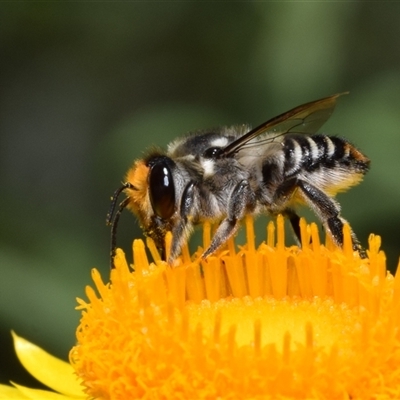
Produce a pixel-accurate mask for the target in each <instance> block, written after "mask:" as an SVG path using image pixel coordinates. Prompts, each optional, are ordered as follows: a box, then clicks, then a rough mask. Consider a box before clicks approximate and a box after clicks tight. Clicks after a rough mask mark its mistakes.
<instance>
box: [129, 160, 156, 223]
mask: <svg viewBox="0 0 400 400" xmlns="http://www.w3.org/2000/svg"><path fill="white" fill-rule="evenodd" d="M149 170H150V168H149V167H148V166H147V165H146V164H145V163H144V161H143V160H137V161H135V163H134V164H133V166H132V168H130V169H129V171H128V172H127V174H126V181H127V182H129V183H131V184H132V185H133V186H134V187H135V189H129V188H128V189H125V193H126V195H127V196H128V197H130V198H131V202H130V203H129V204H128V208H129V209H130V210H131V211H133V212H134V213H138V212H139V213H140V214H141V215H146V214H147V213H148V210H149V209H150V208H151V207H150V199H149V195H148V183H147V179H148V176H149Z"/></svg>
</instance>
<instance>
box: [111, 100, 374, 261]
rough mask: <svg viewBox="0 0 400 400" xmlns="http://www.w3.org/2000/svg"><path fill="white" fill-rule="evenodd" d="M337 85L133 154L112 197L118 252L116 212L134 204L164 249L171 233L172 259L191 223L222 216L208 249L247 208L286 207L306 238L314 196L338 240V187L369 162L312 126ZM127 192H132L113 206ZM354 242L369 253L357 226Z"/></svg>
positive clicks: (323, 115)
mask: <svg viewBox="0 0 400 400" xmlns="http://www.w3.org/2000/svg"><path fill="white" fill-rule="evenodd" d="M340 95H341V94H336V95H333V96H330V97H326V98H323V99H320V100H316V101H312V102H310V103H306V104H303V105H301V106H298V107H296V108H293V109H292V110H290V111H288V112H286V113H284V114H281V115H279V116H277V117H275V118H272V119H270V120H268V121H267V122H265V123H263V124H261V125H259V126H257V127H256V128H254V129H251V128H250V127H249V126H247V125H239V126H232V127H222V128H218V129H211V130H207V131H201V132H196V133H194V134H189V135H187V136H185V137H183V138H180V139H177V140H175V141H173V142H172V143H170V144H169V146H168V148H167V151H154V150H153V151H150V152H149V153H148V155H147V156H146V157H144V158H143V159H140V160H137V161H135V162H134V164H133V166H132V168H131V169H130V170H129V171H128V173H127V175H126V179H125V183H123V185H122V186H121V187H120V188H119V189H117V190H116V192H115V193H114V195H113V197H112V203H111V209H110V212H109V213H108V215H107V222H108V224H109V225H111V226H112V232H111V257H113V255H114V251H115V244H116V243H115V236H116V228H117V224H118V220H119V216H120V214H121V212H122V210H123V209H124V208H128V209H129V210H131V211H132V212H133V213H134V214H136V215H137V216H138V218H139V221H140V224H141V226H142V227H143V229H144V232H145V234H146V235H148V236H150V237H151V238H152V239H153V240H154V241H155V243H156V245H157V247H158V248H159V249H160V250H161V251H162V249H163V248H164V237H165V234H166V232H167V231H171V232H172V236H173V239H172V244H171V249H170V255H169V259H168V260H167V261H168V263H170V264H172V263H173V261H174V260H175V259H176V257H177V256H178V255H179V252H180V250H181V246H182V244H183V242H184V241H185V240H187V239H188V237H189V235H190V233H191V231H192V229H193V227H194V226H195V225H197V224H200V223H202V222H203V221H205V220H210V221H211V222H214V223H219V225H218V227H217V229H216V231H215V234H214V236H213V237H212V241H211V244H210V246H209V247H208V248H207V249H205V251H204V253H203V255H202V257H203V258H206V257H207V256H209V255H210V254H212V253H214V252H215V251H216V250H217V249H218V248H219V247H221V246H222V245H223V244H224V243H225V242H226V241H227V239H228V238H230V237H231V236H232V235H233V234H234V233H235V232H236V231H237V229H238V227H239V224H240V220H241V219H242V218H243V217H244V216H245V215H247V214H252V215H257V214H260V213H266V214H269V215H277V214H283V215H284V216H286V217H287V218H288V219H289V220H290V222H291V225H292V227H293V230H294V233H295V235H296V237H297V238H298V239H300V228H299V216H298V214H297V213H296V207H297V206H298V205H307V206H308V207H310V208H311V209H312V210H313V211H314V213H315V214H316V216H317V217H318V218H319V219H320V220H321V223H322V224H323V226H324V228H325V230H326V231H327V232H328V234H329V235H330V236H331V237H332V239H333V241H334V242H335V243H336V244H337V245H338V246H342V245H343V231H342V230H343V224H344V222H345V220H344V219H343V218H342V217H341V216H340V206H339V204H338V203H337V201H335V200H334V196H335V195H336V194H337V193H338V192H341V191H345V190H347V189H348V188H350V187H351V186H354V185H356V184H358V183H359V182H360V181H361V180H362V178H363V176H364V174H365V173H366V172H367V171H368V168H369V164H370V161H369V159H368V158H367V157H366V156H365V155H364V154H362V153H361V152H360V151H359V150H357V149H356V147H355V146H353V145H352V144H351V143H349V142H348V141H347V140H346V139H343V138H339V137H336V136H327V135H324V134H315V132H317V130H318V129H319V128H320V127H321V126H322V125H323V124H324V123H325V122H326V120H327V119H328V118H329V117H330V115H331V114H332V112H333V110H334V108H335V105H336V102H337V99H338V97H339V96H340ZM121 192H124V193H125V195H126V196H127V197H126V198H125V199H124V200H123V201H122V202H121V203H120V204H119V207H118V209H117V211H116V212H115V214H114V211H115V208H116V202H117V198H118V196H119V195H120V193H121ZM352 240H353V249H354V250H355V251H358V252H359V254H360V256H361V257H365V252H364V250H363V248H362V247H361V245H360V242H359V241H358V239H357V237H356V235H355V234H354V233H352Z"/></svg>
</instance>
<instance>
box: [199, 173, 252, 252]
mask: <svg viewBox="0 0 400 400" xmlns="http://www.w3.org/2000/svg"><path fill="white" fill-rule="evenodd" d="M253 197H254V196H253V194H252V192H251V189H250V185H249V182H248V181H247V180H243V181H241V182H240V183H238V184H237V185H236V186H235V188H234V189H233V191H232V194H231V196H230V198H229V202H228V212H227V217H226V218H225V219H223V220H222V222H221V223H220V225H219V226H218V229H217V231H216V232H215V235H214V236H213V238H212V241H211V244H210V247H209V248H208V249H207V250H206V251H205V252H204V253H203V255H202V258H206V257H208V256H209V255H211V254H212V253H214V252H215V251H216V250H217V249H218V248H219V247H221V246H222V245H223V244H224V243H225V242H226V241H227V240H228V239H229V238H230V237H231V236H232V235H233V234H234V233H235V232H236V231H237V229H238V227H239V222H240V220H241V219H242V218H243V217H244V215H245V212H246V210H247V209H248V207H249V206H250V205H251V204H252V203H253V202H254V198H253Z"/></svg>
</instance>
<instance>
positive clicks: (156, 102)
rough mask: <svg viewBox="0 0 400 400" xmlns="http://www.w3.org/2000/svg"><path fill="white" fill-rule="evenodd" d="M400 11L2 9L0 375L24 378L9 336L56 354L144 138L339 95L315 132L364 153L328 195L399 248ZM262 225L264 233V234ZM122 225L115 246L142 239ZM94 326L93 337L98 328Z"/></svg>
mask: <svg viewBox="0 0 400 400" xmlns="http://www.w3.org/2000/svg"><path fill="white" fill-rule="evenodd" d="M399 18H400V4H399V3H385V2H378V3H369V2H351V3H350V2H348V3H346V2H340V3H331V2H329V3H328V2H321V3H316V2H307V3H302V2H290V3H286V2H285V3H284V2H282V3H279V2H272V3H263V2H241V3H240V2H235V3H228V2H215V3H210V2H207V3H201V2H199V3H195V2H171V3H168V2H140V3H135V2H133V3H130V2H116V3H104V2H103V3H94V2H87V3H68V2H64V3H46V2H44V3H29V2H25V3H23V2H19V3H2V4H1V5H0V154H1V156H0V163H1V167H0V187H1V196H0V202H1V206H0V213H1V225H0V334H1V347H0V351H1V356H0V363H1V365H0V381H1V382H8V381H9V380H10V379H12V380H13V381H15V382H17V383H22V384H24V383H25V384H28V385H36V384H35V382H34V380H33V379H32V378H29V376H28V375H27V374H26V373H25V372H24V371H23V369H22V368H21V367H20V366H19V363H18V361H17V360H16V357H15V355H14V352H13V349H12V345H11V338H10V329H14V330H15V331H16V332H17V333H18V334H19V335H22V336H24V337H26V338H27V339H29V340H31V341H33V342H35V343H37V344H39V345H40V346H43V347H44V348H46V349H47V350H48V351H50V352H51V353H53V354H55V355H57V356H60V357H62V358H64V359H66V357H67V354H68V351H69V349H70V347H71V346H72V345H73V344H74V332H75V328H76V326H77V324H78V320H79V312H77V311H75V310H74V307H75V305H76V301H75V297H77V296H81V297H84V287H85V285H87V284H90V283H91V279H90V270H91V268H92V267H97V268H99V269H100V270H101V271H102V273H103V275H104V276H105V277H107V274H108V253H109V234H110V231H109V228H108V227H106V226H105V216H106V212H107V211H108V207H109V201H110V196H111V194H112V193H113V191H114V190H115V189H116V188H117V187H118V186H119V185H120V183H121V181H122V179H123V176H124V174H125V172H126V170H127V169H128V167H129V166H130V165H131V163H132V161H133V160H134V159H135V158H137V157H141V155H142V154H143V151H144V150H145V149H146V148H148V147H149V146H151V145H153V144H157V145H160V146H164V145H166V144H167V143H168V142H169V141H171V140H172V139H174V138H175V137H177V136H179V135H181V134H183V133H185V132H187V131H190V130H195V129H200V128H207V127H212V126H218V125H231V124H240V123H251V124H253V126H254V125H256V124H260V123H262V122H264V121H265V120H267V119H269V118H270V117H273V116H275V115H277V114H279V113H281V112H284V111H287V110H289V109H290V108H292V107H295V106H297V105H299V104H301V103H304V102H307V101H311V100H316V99H318V98H320V97H324V96H328V95H331V94H334V93H337V92H342V91H347V90H349V91H350V95H349V96H345V97H343V98H341V99H340V102H339V105H338V107H337V109H336V111H335V113H334V115H333V116H332V118H331V119H330V121H329V122H328V123H327V124H326V125H325V126H324V127H323V129H322V132H327V133H330V134H337V135H343V136H344V137H346V138H348V139H349V140H350V141H352V142H354V143H356V144H357V145H358V146H359V148H360V149H362V150H363V151H364V152H365V153H366V154H367V155H368V156H369V157H370V158H371V160H372V169H371V171H370V172H369V174H368V175H367V176H366V179H365V181H364V182H363V183H362V184H361V185H360V186H358V187H356V188H354V189H352V190H350V191H349V192H348V193H346V194H344V195H340V196H339V200H340V202H341V204H342V208H343V215H344V217H345V218H347V219H348V220H349V221H351V224H352V226H353V228H354V230H355V231H356V232H357V234H358V235H359V237H360V239H361V241H362V242H363V243H364V244H366V242H367V238H368V234H369V233H370V232H375V233H377V234H380V235H382V240H383V249H384V250H385V251H386V253H387V256H388V266H389V268H390V269H391V270H392V271H393V270H394V269H395V267H396V264H397V260H398V256H399V253H400V251H399V250H400V246H399V241H400V240H399V236H400V226H399V222H400V207H399V199H400V179H399V176H400V157H399V151H400V132H399V130H400V47H399V38H400V24H399ZM262 229H264V228H263V227H262ZM141 235H142V234H141V231H140V228H139V226H138V224H137V222H136V220H135V218H134V217H133V216H132V215H130V214H128V213H126V215H123V218H121V226H120V230H119V235H118V244H119V245H120V246H121V247H123V248H124V249H125V250H126V251H127V253H128V256H129V257H131V255H130V246H131V240H132V238H134V237H141ZM99 334H101V332H99Z"/></svg>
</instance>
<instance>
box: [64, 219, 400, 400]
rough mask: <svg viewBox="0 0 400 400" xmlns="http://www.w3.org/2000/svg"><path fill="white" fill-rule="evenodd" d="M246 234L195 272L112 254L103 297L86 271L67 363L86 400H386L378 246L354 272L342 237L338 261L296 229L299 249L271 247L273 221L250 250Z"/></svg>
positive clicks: (384, 286)
mask: <svg viewBox="0 0 400 400" xmlns="http://www.w3.org/2000/svg"><path fill="white" fill-rule="evenodd" d="M246 227H247V228H246V229H247V244H246V246H244V247H243V248H241V249H240V250H239V251H237V250H236V249H235V246H234V243H233V241H230V242H229V243H228V245H227V248H226V249H225V250H223V251H221V252H219V253H218V254H217V255H215V256H212V257H209V258H208V259H207V260H206V261H201V262H200V261H199V258H198V255H199V254H201V249H200V250H199V252H198V253H196V254H195V255H194V256H193V257H192V258H190V255H189V252H188V250H187V248H185V249H184V251H183V255H182V257H181V258H180V259H179V260H178V262H177V265H175V266H174V267H173V268H171V267H169V266H168V265H167V264H166V263H164V262H163V261H161V259H160V256H159V255H158V253H157V251H156V249H155V247H154V244H153V243H152V242H151V241H148V248H149V251H150V253H151V254H152V257H153V259H154V260H155V261H154V263H149V261H148V259H147V256H146V249H145V246H144V244H143V242H142V241H140V240H135V241H134V244H133V253H134V265H133V268H134V271H132V270H131V269H130V268H129V266H128V264H127V262H126V260H125V257H124V254H123V253H122V251H121V250H118V251H117V255H116V259H115V269H114V270H112V271H111V280H110V283H104V282H103V280H102V279H101V277H100V274H99V273H98V271H97V270H93V271H92V277H93V280H94V283H95V286H96V289H97V294H96V292H95V290H93V289H92V288H91V287H87V289H86V294H87V297H88V299H89V301H88V302H85V301H83V300H80V299H79V300H78V301H79V308H80V309H81V310H82V319H81V322H80V325H79V327H78V329H77V339H78V343H77V345H76V346H75V347H74V348H73V349H72V350H71V353H70V361H71V364H72V366H73V367H74V369H75V371H76V373H77V375H78V377H79V378H80V379H81V380H82V381H83V384H84V386H85V388H86V389H85V391H86V393H87V395H88V396H89V397H90V398H96V399H124V400H125V399H136V398H145V399H172V398H173V399H176V398H178V399H179V398H181V399H268V398H269V399H394V398H400V274H399V273H398V274H397V275H396V277H395V278H394V277H393V276H392V275H390V273H388V272H387V271H386V267H385V256H384V254H383V253H382V252H381V251H380V250H379V247H380V238H379V237H378V236H374V235H371V236H370V239H369V250H368V259H360V257H359V255H358V254H357V253H353V251H352V246H351V238H350V231H349V228H348V227H346V228H345V232H344V234H345V243H344V246H343V250H342V249H338V248H336V247H335V246H334V245H333V244H332V243H330V242H328V243H327V244H326V245H325V246H324V245H321V244H320V241H319V237H318V232H317V228H316V226H315V225H311V226H306V224H305V223H304V222H302V225H301V231H302V238H303V243H302V249H299V248H298V247H296V246H292V247H290V248H287V247H285V245H284V224H283V219H282V218H278V222H277V239H276V244H275V243H274V241H275V239H274V237H275V234H274V229H275V228H274V225H273V224H272V223H270V224H269V226H268V229H267V231H268V233H267V242H266V243H265V244H261V246H259V248H258V249H256V248H255V244H254V233H253V225H252V221H251V220H250V219H247V222H246ZM204 230H205V233H204V246H205V247H207V245H208V243H209V240H210V228H209V226H208V225H205V227H204ZM310 239H311V240H310ZM168 240H170V238H169V239H168ZM310 243H311V244H310ZM167 248H168V245H167Z"/></svg>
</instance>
